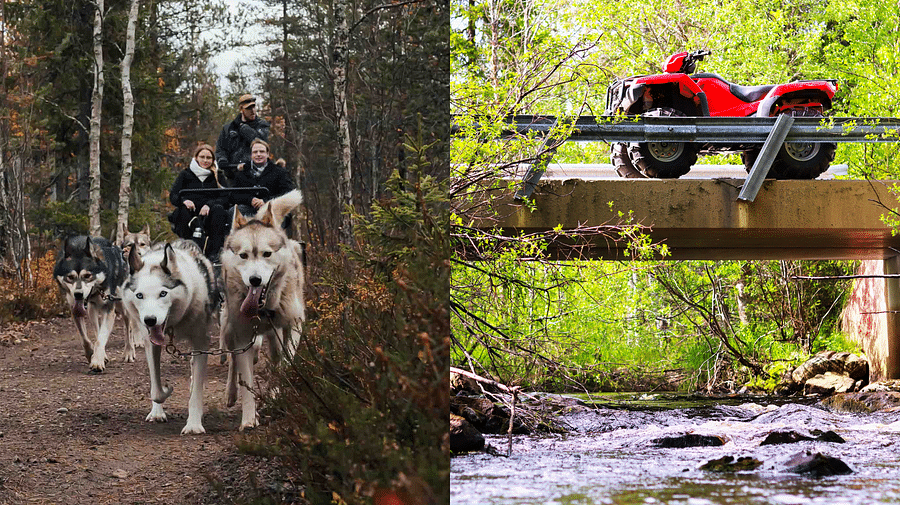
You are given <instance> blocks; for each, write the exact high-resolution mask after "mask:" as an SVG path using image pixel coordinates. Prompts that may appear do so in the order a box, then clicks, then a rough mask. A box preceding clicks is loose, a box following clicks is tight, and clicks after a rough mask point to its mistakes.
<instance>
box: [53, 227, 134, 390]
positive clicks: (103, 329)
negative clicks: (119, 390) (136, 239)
mask: <svg viewBox="0 0 900 505" xmlns="http://www.w3.org/2000/svg"><path fill="white" fill-rule="evenodd" d="M53 276H54V277H55V278H56V282H57V283H58V284H59V287H60V290H61V291H62V293H63V295H64V296H65V297H66V302H67V303H68V305H69V307H71V308H72V319H74V321H75V327H76V328H78V333H79V334H80V335H81V343H82V345H83V346H84V355H85V357H86V358H87V359H88V361H89V362H90V366H91V371H92V372H96V373H99V372H102V371H104V370H105V369H106V363H107V361H109V358H108V357H107V355H106V344H107V342H109V336H110V334H111V333H112V329H113V326H114V325H115V321H116V310H119V311H120V312H121V313H122V314H125V311H124V310H123V308H122V303H121V299H120V298H119V296H120V292H121V289H122V285H123V283H124V282H125V277H126V272H125V262H124V260H123V259H122V250H121V249H119V248H118V247H116V246H114V245H112V243H110V242H109V241H108V240H106V239H105V238H97V237H88V236H85V235H79V236H76V237H68V238H66V239H64V240H63V242H62V245H61V247H60V250H59V254H58V255H57V260H56V265H55V266H54V268H53ZM88 326H89V327H88ZM130 330H131V328H129V326H128V325H127V324H126V336H125V357H124V361H125V362H127V363H131V362H133V361H134V340H133V336H132V334H131V331H130Z"/></svg>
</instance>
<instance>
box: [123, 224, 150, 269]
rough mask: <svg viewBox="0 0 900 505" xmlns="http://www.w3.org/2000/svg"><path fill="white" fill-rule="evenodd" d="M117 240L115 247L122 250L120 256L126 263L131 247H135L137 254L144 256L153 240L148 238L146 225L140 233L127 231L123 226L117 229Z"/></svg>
mask: <svg viewBox="0 0 900 505" xmlns="http://www.w3.org/2000/svg"><path fill="white" fill-rule="evenodd" d="M118 236H119V240H118V243H117V244H116V245H118V246H119V247H120V248H121V249H122V255H123V256H124V257H125V261H128V253H129V252H130V251H131V248H132V247H136V248H137V251H138V254H141V255H143V254H146V253H147V252H149V251H150V247H151V246H152V245H153V239H152V238H151V237H150V225H149V224H146V225H144V227H143V228H142V229H141V231H137V232H135V231H128V228H125V227H124V226H122V227H120V229H119V234H118Z"/></svg>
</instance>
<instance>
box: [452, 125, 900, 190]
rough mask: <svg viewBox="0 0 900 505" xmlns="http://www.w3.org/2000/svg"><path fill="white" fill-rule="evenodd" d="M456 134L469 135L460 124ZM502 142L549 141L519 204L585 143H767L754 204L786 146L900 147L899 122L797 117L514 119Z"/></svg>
mask: <svg viewBox="0 0 900 505" xmlns="http://www.w3.org/2000/svg"><path fill="white" fill-rule="evenodd" d="M453 119H454V122H453V124H452V126H451V135H453V136H469V135H467V133H466V132H467V131H477V128H476V129H475V130H471V129H468V128H466V127H465V126H463V125H460V124H458V123H457V122H456V118H455V117H454V118H453ZM505 123H506V124H507V125H508V126H507V127H506V128H505V129H504V130H503V131H502V132H501V133H500V138H512V137H517V136H521V135H533V134H535V133H536V134H538V135H540V136H543V137H544V143H543V146H542V148H541V150H540V153H541V156H539V157H538V159H537V161H536V162H535V163H534V164H532V165H531V166H530V168H529V169H528V173H527V174H526V175H525V177H524V179H523V186H522V188H520V189H519V190H518V191H517V192H516V195H515V198H516V199H518V200H524V199H526V198H528V197H529V196H531V193H532V192H533V191H534V188H535V186H536V185H537V183H538V182H539V181H540V179H541V177H542V176H543V174H544V171H545V170H546V167H547V164H549V163H550V159H551V158H552V155H553V152H555V150H556V148H557V147H559V145H560V144H562V143H563V142H567V141H576V142H578V141H581V142H610V143H612V142H697V143H704V142H716V143H731V142H733V143H735V144H763V147H762V151H761V153H760V155H759V157H758V158H757V159H756V162H755V163H754V165H753V168H752V169H751V170H750V173H749V174H748V176H747V180H746V181H745V183H744V187H743V188H742V189H741V193H740V195H739V196H738V199H740V200H746V201H751V202H752V201H753V200H754V199H755V198H756V193H757V192H758V191H759V188H760V187H761V186H762V182H763V180H765V178H766V175H768V173H769V169H770V168H771V166H772V162H773V160H774V159H775V155H776V154H777V152H778V150H779V149H780V148H781V145H782V144H783V143H785V142H808V143H815V142H823V143H832V142H898V141H900V119H898V118H856V117H843V118H825V119H821V118H814V117H791V116H790V115H787V114H782V115H780V116H778V117H777V118H774V117H641V116H579V117H576V118H557V117H554V116H511V117H508V118H507V119H506V121H505Z"/></svg>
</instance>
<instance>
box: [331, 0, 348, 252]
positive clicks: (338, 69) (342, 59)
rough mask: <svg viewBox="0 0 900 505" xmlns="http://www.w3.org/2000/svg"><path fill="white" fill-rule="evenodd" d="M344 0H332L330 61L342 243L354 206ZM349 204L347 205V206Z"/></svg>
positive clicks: (346, 29) (346, 8)
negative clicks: (332, 46) (332, 23)
mask: <svg viewBox="0 0 900 505" xmlns="http://www.w3.org/2000/svg"><path fill="white" fill-rule="evenodd" d="M347 11H348V4H347V0H334V23H335V27H336V28H335V34H334V53H333V54H332V63H333V65H334V67H333V72H334V112H335V116H336V118H337V126H338V132H337V133H338V158H339V159H340V162H341V170H340V175H339V177H338V205H339V207H340V211H341V228H340V231H339V234H338V236H339V238H340V241H341V243H343V244H350V241H351V240H352V239H353V229H352V221H351V215H350V213H349V208H352V205H353V193H352V190H353V186H352V185H351V183H350V182H351V180H352V177H353V170H352V166H351V160H352V159H353V153H352V152H351V150H350V122H349V120H348V117H347V115H348V114H347V110H348V107H347V65H348V62H347V59H348V53H349V47H350V26H349V25H348V24H347ZM348 207H349V208H348Z"/></svg>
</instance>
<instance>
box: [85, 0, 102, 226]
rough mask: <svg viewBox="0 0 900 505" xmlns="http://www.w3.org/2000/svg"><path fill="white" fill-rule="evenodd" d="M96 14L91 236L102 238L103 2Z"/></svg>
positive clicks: (91, 154) (92, 119) (91, 164)
mask: <svg viewBox="0 0 900 505" xmlns="http://www.w3.org/2000/svg"><path fill="white" fill-rule="evenodd" d="M96 2H97V3H96V8H97V10H96V12H95V13H94V36H93V40H94V92H93V93H92V94H91V133H90V145H91V148H90V157H91V159H90V179H91V189H90V207H89V211H88V215H89V218H90V234H91V236H94V237H99V236H100V118H101V116H102V112H103V111H102V107H103V84H104V79H103V0H96Z"/></svg>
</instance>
